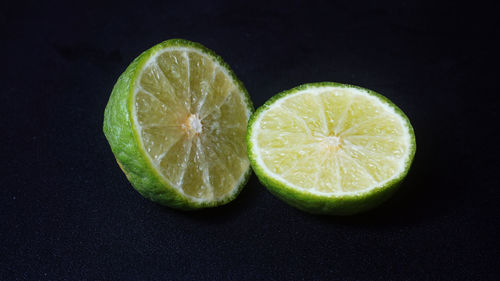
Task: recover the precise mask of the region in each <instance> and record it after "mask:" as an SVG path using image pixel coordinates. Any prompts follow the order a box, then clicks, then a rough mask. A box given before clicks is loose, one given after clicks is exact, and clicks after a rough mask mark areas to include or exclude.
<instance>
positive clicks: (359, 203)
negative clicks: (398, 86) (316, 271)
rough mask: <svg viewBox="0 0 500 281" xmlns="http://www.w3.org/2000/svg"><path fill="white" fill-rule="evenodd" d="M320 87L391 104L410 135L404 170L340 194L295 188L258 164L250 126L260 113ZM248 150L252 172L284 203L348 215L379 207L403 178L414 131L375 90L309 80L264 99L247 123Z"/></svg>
mask: <svg viewBox="0 0 500 281" xmlns="http://www.w3.org/2000/svg"><path fill="white" fill-rule="evenodd" d="M321 87H340V88H355V89H358V90H361V91H364V92H366V93H368V94H369V95H372V96H375V97H376V98H378V99H379V100H381V101H382V102H384V103H385V104H386V105H388V106H389V107H391V108H392V109H393V110H394V111H395V112H396V114H398V115H399V116H400V117H402V118H403V120H404V121H405V123H406V124H405V127H406V128H407V129H408V134H409V136H410V147H409V152H408V157H407V158H406V161H405V163H404V169H403V171H402V172H401V173H400V174H399V175H398V176H397V177H395V178H393V179H391V180H389V181H387V182H384V183H383V184H382V185H378V186H375V187H373V188H371V189H368V190H364V191H360V192H356V193H347V194H342V195H340V196H339V195H335V194H331V195H319V194H315V193H313V192H310V191H307V190H304V189H297V188H293V187H290V186H289V185H287V184H285V183H284V182H283V181H280V180H278V179H276V178H275V177H273V176H271V175H269V173H268V172H267V171H266V170H265V168H263V167H262V166H261V165H260V164H258V163H257V158H258V155H256V153H255V148H254V144H253V141H252V140H251V138H252V134H253V129H254V127H253V125H254V123H255V121H256V120H257V119H258V118H259V116H260V114H262V113H263V112H265V111H266V110H267V109H269V108H270V107H271V106H272V105H273V104H274V103H275V102H277V101H278V100H281V99H282V98H283V97H285V96H288V95H290V94H294V93H297V92H300V91H304V90H307V89H312V88H321ZM247 150H248V155H249V159H250V164H251V166H252V169H253V171H254V172H255V174H256V175H257V177H258V179H259V181H260V182H261V183H262V184H263V185H264V186H265V187H266V188H267V189H268V190H269V191H270V192H271V193H272V194H274V195H275V196H276V197H278V198H280V199H281V200H283V201H284V202H286V203H288V204H289V205H291V206H294V207H296V208H298V209H300V210H303V211H306V212H309V213H314V214H331V215H351V214H355V213H359V212H363V211H366V210H369V209H371V208H373V207H376V206H378V205H379V204H381V203H382V202H384V201H386V200H387V199H388V198H389V197H390V196H391V195H392V194H393V193H394V192H395V191H396V190H397V188H398V187H399V185H400V184H401V182H402V181H403V179H404V178H405V177H406V175H407V173H408V171H409V169H410V167H411V163H412V161H413V158H414V156H415V152H416V141H415V133H414V130H413V127H412V126H411V123H410V121H409V119H408V117H407V116H406V115H405V114H404V112H403V111H402V110H401V109H400V108H399V107H397V106H396V105H395V104H394V103H392V102H391V101H390V100H389V99H387V98H386V97H384V96H383V95H381V94H379V93H377V92H374V91H372V90H369V89H365V88H362V87H359V86H355V85H349V84H341V83H336V82H318V83H309V84H303V85H300V86H297V87H295V88H292V89H290V90H286V91H283V92H280V93H278V94H276V95H275V96H273V97H272V98H271V99H269V100H268V101H267V102H265V103H264V104H263V105H262V106H261V107H259V108H258V109H257V110H256V111H255V113H254V114H253V115H252V116H251V117H250V120H249V122H248V131H247Z"/></svg>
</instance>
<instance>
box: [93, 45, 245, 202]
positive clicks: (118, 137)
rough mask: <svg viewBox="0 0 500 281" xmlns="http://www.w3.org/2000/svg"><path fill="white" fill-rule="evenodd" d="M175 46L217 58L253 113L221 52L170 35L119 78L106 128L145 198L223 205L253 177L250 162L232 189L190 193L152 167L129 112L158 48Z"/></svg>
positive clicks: (123, 165) (107, 112)
mask: <svg viewBox="0 0 500 281" xmlns="http://www.w3.org/2000/svg"><path fill="white" fill-rule="evenodd" d="M175 47H180V48H187V49H195V50H197V51H199V52H201V53H203V54H205V55H207V56H209V57H210V58H212V59H213V60H215V61H216V62H217V63H218V64H219V65H220V66H221V67H222V68H223V69H224V70H225V71H226V73H227V74H229V76H230V77H231V79H232V80H233V82H234V84H235V85H236V87H237V88H238V89H239V90H240V92H242V93H243V96H244V100H245V103H246V105H247V109H248V111H249V113H250V114H251V113H252V112H253V111H254V107H253V104H252V102H251V99H250V97H249V94H248V92H247V90H246V88H245V87H244V85H243V83H242V82H241V81H240V80H239V79H238V78H237V77H236V75H235V74H234V72H233V71H232V69H231V68H230V67H229V65H228V64H227V63H226V62H225V61H224V60H223V59H222V58H221V57H220V56H218V55H217V54H215V53H214V52H213V51H211V50H210V49H208V48H206V47H204V46H203V45H201V44H199V43H195V42H191V41H188V40H184V39H170V40H167V41H164V42H162V43H160V44H157V45H155V46H154V47H152V48H150V49H148V50H146V51H144V52H143V53H141V54H140V55H139V56H138V57H137V58H136V59H135V60H134V61H133V62H132V63H131V64H130V65H129V66H128V67H127V69H126V70H125V72H123V74H122V75H121V76H120V77H119V78H118V81H117V82H116V84H115V86H114V88H113V91H112V93H111V96H110V99H109V102H108V104H107V106H106V109H105V113H104V122H103V131H104V134H105V136H106V138H107V140H108V142H109V144H110V146H111V149H112V151H113V153H114V155H115V157H116V160H117V162H118V163H119V165H120V167H121V168H122V170H123V172H124V173H125V175H126V176H127V178H128V180H129V181H130V183H131V184H132V186H133V187H134V188H135V189H136V190H137V191H138V192H139V193H140V194H141V195H142V196H144V197H145V198H148V199H150V200H152V201H154V202H157V203H159V204H162V205H165V206H169V207H172V208H176V209H181V210H193V209H200V208H207V207H216V206H220V205H224V204H227V203H229V202H231V201H232V200H234V199H235V198H236V197H237V196H238V194H239V193H240V192H241V190H242V189H243V187H244V186H245V184H246V183H247V181H248V179H249V177H250V173H251V168H250V166H249V167H248V169H247V170H246V172H245V173H244V174H243V175H242V176H241V178H240V180H239V182H238V183H237V186H236V187H235V188H234V189H233V191H232V193H230V194H228V195H226V196H224V197H222V198H219V199H217V200H212V201H202V200H197V199H196V198H193V197H191V196H187V195H185V194H183V193H181V192H180V191H179V190H178V189H177V188H175V187H174V186H172V185H171V184H169V183H167V182H166V181H165V180H164V179H163V176H162V175H160V173H159V172H158V171H157V170H156V168H155V167H153V164H152V163H151V161H150V160H149V158H148V157H149V156H148V155H147V154H146V152H145V150H144V147H143V145H142V141H141V139H140V136H139V134H138V132H137V130H136V129H137V128H136V124H135V122H134V120H133V119H134V118H132V116H131V114H130V112H132V106H133V96H134V95H133V93H134V89H135V87H136V83H137V81H138V78H139V76H140V74H141V70H142V69H143V68H144V66H145V64H146V63H147V62H148V61H149V60H150V58H151V57H152V56H154V55H155V54H157V53H158V52H161V51H164V50H165V49H166V48H175ZM123 124H127V125H128V126H124V125H123Z"/></svg>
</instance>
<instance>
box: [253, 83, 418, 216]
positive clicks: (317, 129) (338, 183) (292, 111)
mask: <svg viewBox="0 0 500 281" xmlns="http://www.w3.org/2000/svg"><path fill="white" fill-rule="evenodd" d="M247 146H248V154H249V158H250V161H251V165H252V167H253V169H254V171H255V173H256V174H257V176H258V178H259V180H260V181H261V182H262V183H263V184H264V185H265V186H266V187H267V188H268V189H269V191H271V192H272V193H273V194H275V195H276V196H277V197H279V198H281V199H282V200H283V201H285V202H287V203H288V204H290V205H292V206H295V207H297V208H299V209H301V210H304V211H307V212H311V213H320V214H337V215H348V214H354V213H358V212H361V211H364V210H367V209H369V208H372V207H374V206H376V205H378V204H380V203H381V202H383V201H384V200H385V199H387V198H388V197H389V196H390V195H391V194H392V193H393V192H394V190H395V189H396V188H397V186H398V185H399V183H400V182H401V181H402V180H403V178H404V177H405V175H406V174H407V173H408V170H409V168H410V165H411V162H412V160H413V156H414V154H415V149H416V145H415V135H414V132H413V128H412V126H411V124H410V122H409V120H408V118H407V117H406V115H405V114H404V113H403V112H402V111H401V110H400V109H399V108H398V107H397V106H395V105H394V104H393V103H392V102H390V101H389V100H388V99H387V98H385V97H383V96H381V95H379V94H377V93H375V92H373V91H370V90H367V89H363V88H361V87H357V86H351V85H344V84H338V83H331V82H324V83H314V84H306V85H302V86H299V87H296V88H293V89H291V90H288V91H285V92H282V93H280V94H278V95H276V96H274V97H273V98H271V99H270V100H269V101H267V102H266V103H265V104H264V105H263V106H261V107H260V108H259V109H258V110H257V111H256V112H255V114H254V115H253V116H252V117H251V120H250V124H249V130H248V133H247Z"/></svg>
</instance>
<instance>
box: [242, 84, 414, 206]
mask: <svg viewBox="0 0 500 281" xmlns="http://www.w3.org/2000/svg"><path fill="white" fill-rule="evenodd" d="M336 89H343V90H345V89H349V91H351V92H352V94H354V95H362V96H364V97H367V98H369V99H370V100H371V101H372V102H374V103H375V104H377V105H379V106H381V107H382V108H383V109H384V111H385V112H387V113H389V114H390V115H392V116H394V117H396V119H397V120H398V121H399V122H400V124H401V126H402V128H404V129H405V132H404V135H403V141H404V143H405V144H406V147H407V149H406V151H405V154H404V156H403V157H402V158H401V159H400V161H399V162H398V164H399V165H398V169H397V171H396V172H395V173H394V175H393V176H392V177H390V178H387V179H385V180H383V181H377V182H376V183H374V184H373V185H371V186H368V187H366V188H364V189H362V190H357V191H345V190H341V191H335V192H322V191H319V190H315V189H314V188H313V186H307V187H305V186H299V185H297V184H294V183H291V182H289V181H288V180H286V179H285V178H284V177H283V176H282V175H280V174H277V173H274V172H273V171H271V170H270V169H269V168H268V167H267V165H266V164H265V163H264V161H263V159H262V151H261V148H260V147H259V145H258V141H257V136H258V135H259V134H258V132H259V130H260V128H261V120H262V118H263V117H264V116H265V114H266V112H267V111H268V110H270V109H271V108H276V107H280V106H281V105H282V104H283V103H284V102H285V101H286V100H288V99H290V98H293V97H295V96H298V95H304V94H307V95H312V96H316V95H319V94H321V93H325V92H326V91H333V90H336ZM409 126H410V125H409V124H408V122H407V121H406V119H404V118H403V117H402V116H401V115H400V114H399V113H397V112H396V111H395V110H394V108H393V107H391V106H390V105H389V104H387V103H386V102H385V101H383V100H382V99H380V98H378V97H375V96H373V95H371V94H369V93H368V92H366V91H364V90H362V89H358V88H345V87H336V86H321V87H314V86H311V87H309V88H306V89H304V90H300V91H297V92H295V93H291V94H288V95H286V96H284V97H282V98H280V99H278V100H276V101H275V102H274V103H272V104H270V105H269V106H268V107H267V108H265V109H264V110H263V111H262V112H260V113H259V115H258V116H256V119H255V120H254V122H253V124H252V132H251V135H250V138H249V142H250V143H252V147H251V151H250V153H251V155H252V158H253V159H254V161H255V162H256V164H257V166H258V167H259V168H260V169H262V171H263V172H264V173H265V174H266V175H267V176H268V177H269V178H271V179H273V180H276V181H278V182H279V183H281V184H283V185H284V186H288V187H290V188H293V189H297V190H299V191H301V192H304V193H311V194H314V195H319V196H333V197H342V196H345V195H354V196H356V195H361V194H364V193H367V192H370V191H372V190H373V189H376V188H380V187H384V186H385V185H386V183H388V182H390V181H392V180H394V179H396V178H398V177H399V176H400V175H401V174H402V173H403V172H404V171H405V170H406V168H407V167H406V166H407V162H408V159H409V157H410V154H411V147H412V144H411V143H412V140H411V133H410V131H409V129H408V128H409ZM304 133H307V134H309V135H310V134H311V132H309V131H308V132H304ZM321 139H322V141H321V142H320V144H321V145H324V146H325V148H328V149H332V150H334V151H335V150H336V149H337V147H338V146H339V144H340V141H341V139H340V137H337V136H322V138H321ZM292 145H293V144H292ZM342 145H344V146H349V145H352V144H349V143H344V144H342ZM332 172H333V171H332Z"/></svg>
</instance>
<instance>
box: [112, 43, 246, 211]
mask: <svg viewBox="0 0 500 281" xmlns="http://www.w3.org/2000/svg"><path fill="white" fill-rule="evenodd" d="M252 111H253V106H252V104H251V101H250V99H249V98H248V94H247V92H246V90H245V88H244V86H243V84H242V83H241V82H240V81H239V80H238V79H237V78H236V76H235V75H234V74H233V72H232V71H231V69H230V68H229V66H228V65H227V64H226V63H224V61H222V59H221V58H220V57H219V56H217V55H216V54H214V53H213V52H212V51H210V50H208V49H207V48H205V47H203V46H201V45H200V44H197V43H193V42H190V41H186V40H180V39H173V40H168V41H165V42H163V43H161V44H158V45H156V46H154V47H152V48H151V49H149V50H147V51H145V52H144V53H142V54H141V55H140V56H139V57H137V58H136V59H135V60H134V61H133V62H132V63H131V64H130V66H129V67H128V68H127V70H126V71H125V72H124V73H123V74H122V75H121V76H120V78H119V79H118V82H117V83H116V85H115V87H114V89H113V92H112V94H111V97H110V99H109V102H108V105H107V107H106V110H105V113H104V133H105V135H106V137H107V139H108V141H109V144H110V145H111V148H112V150H113V153H114V155H115V157H116V160H117V162H118V164H119V165H120V167H121V168H122V170H123V172H124V173H125V175H126V176H127V178H128V179H129V181H130V182H131V183H132V185H133V186H134V187H135V189H136V190H137V191H139V193H140V194H142V195H143V196H144V197H147V198H149V199H151V200H153V201H155V202H158V203H160V204H163V205H167V206H170V207H173V208H178V209H196V208H202V207H213V206H219V205H221V204H225V203H227V202H229V201H231V200H232V199H234V198H235V197H236V196H237V194H238V193H239V192H240V190H241V188H242V187H243V185H244V184H245V182H246V180H247V179H248V176H249V173H250V164H249V160H248V157H247V154H246V143H245V135H246V128H247V124H248V119H249V117H250V114H251V113H252Z"/></svg>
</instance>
